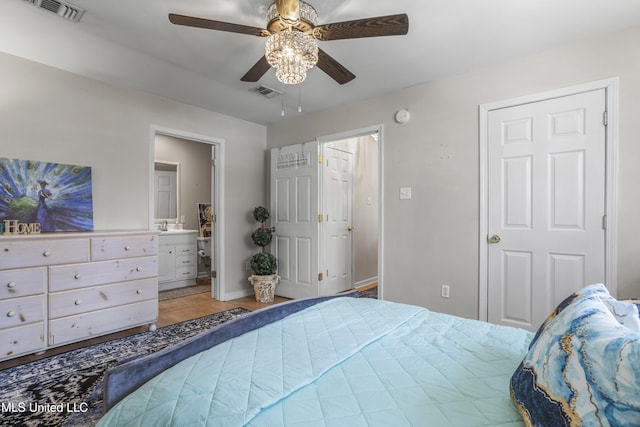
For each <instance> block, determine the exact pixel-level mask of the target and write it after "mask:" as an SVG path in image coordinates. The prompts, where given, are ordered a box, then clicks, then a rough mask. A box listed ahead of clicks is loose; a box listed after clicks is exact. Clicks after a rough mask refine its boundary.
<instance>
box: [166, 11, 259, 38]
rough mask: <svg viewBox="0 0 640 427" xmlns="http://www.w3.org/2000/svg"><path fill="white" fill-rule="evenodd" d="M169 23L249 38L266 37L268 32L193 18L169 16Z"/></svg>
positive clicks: (173, 14)
mask: <svg viewBox="0 0 640 427" xmlns="http://www.w3.org/2000/svg"><path fill="white" fill-rule="evenodd" d="M169 21H171V23H172V24H176V25H184V26H186V27H196V28H206V29H208V30H218V31H227V32H229V33H239V34H248V35H250V36H258V37H267V36H269V32H268V31H267V30H265V29H264V28H258V27H250V26H248V25H239V24H232V23H229V22H222V21H214V20H211V19H205V18H196V17H194V16H185V15H177V14H175V13H170V14H169Z"/></svg>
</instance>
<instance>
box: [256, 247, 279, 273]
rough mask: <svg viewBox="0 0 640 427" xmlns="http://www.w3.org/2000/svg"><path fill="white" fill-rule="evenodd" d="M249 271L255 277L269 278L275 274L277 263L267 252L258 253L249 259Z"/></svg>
mask: <svg viewBox="0 0 640 427" xmlns="http://www.w3.org/2000/svg"><path fill="white" fill-rule="evenodd" d="M250 266H251V271H253V274H255V275H256V276H269V275H271V274H276V271H277V269H278V263H277V262H276V257H274V256H273V255H272V254H270V253H268V252H260V253H258V254H255V255H254V256H253V257H252V258H251V263H250Z"/></svg>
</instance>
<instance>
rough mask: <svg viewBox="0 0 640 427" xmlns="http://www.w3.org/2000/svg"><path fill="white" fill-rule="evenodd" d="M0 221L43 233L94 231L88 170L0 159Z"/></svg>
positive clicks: (89, 169)
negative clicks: (37, 228)
mask: <svg viewBox="0 0 640 427" xmlns="http://www.w3.org/2000/svg"><path fill="white" fill-rule="evenodd" d="M0 185H1V187H0V221H6V220H17V221H19V222H21V223H39V224H40V231H41V232H43V233H50V232H58V231H92V230H93V195H92V186H91V168H90V167H87V166H75V165H64V164H59V163H48V162H40V161H33V160H19V159H8V158H0Z"/></svg>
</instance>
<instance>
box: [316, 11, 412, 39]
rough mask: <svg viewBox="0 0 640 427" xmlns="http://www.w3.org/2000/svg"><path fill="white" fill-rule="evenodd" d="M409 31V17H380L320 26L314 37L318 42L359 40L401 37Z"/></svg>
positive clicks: (402, 14) (401, 15) (402, 15)
mask: <svg viewBox="0 0 640 427" xmlns="http://www.w3.org/2000/svg"><path fill="white" fill-rule="evenodd" d="M408 31H409V17H408V16H407V14H406V13H401V14H399V15H388V16H378V17H375V18H365V19H356V20H353V21H344V22H336V23H333V24H325V25H318V26H317V27H315V28H314V29H313V36H314V37H315V38H316V39H318V40H323V41H324V40H342V39H357V38H361V37H379V36H399V35H404V34H407V32H408Z"/></svg>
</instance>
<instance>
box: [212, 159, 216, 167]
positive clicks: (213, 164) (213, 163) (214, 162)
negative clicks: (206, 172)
mask: <svg viewBox="0 0 640 427" xmlns="http://www.w3.org/2000/svg"><path fill="white" fill-rule="evenodd" d="M214 166H217V164H216V159H211V167H214Z"/></svg>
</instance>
